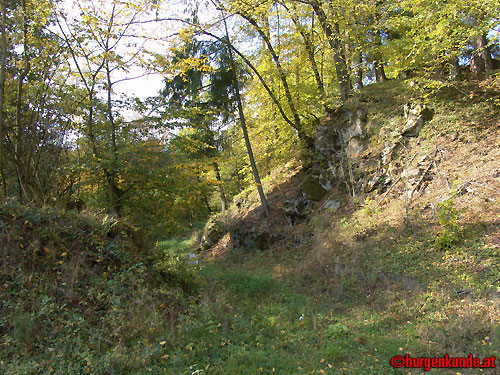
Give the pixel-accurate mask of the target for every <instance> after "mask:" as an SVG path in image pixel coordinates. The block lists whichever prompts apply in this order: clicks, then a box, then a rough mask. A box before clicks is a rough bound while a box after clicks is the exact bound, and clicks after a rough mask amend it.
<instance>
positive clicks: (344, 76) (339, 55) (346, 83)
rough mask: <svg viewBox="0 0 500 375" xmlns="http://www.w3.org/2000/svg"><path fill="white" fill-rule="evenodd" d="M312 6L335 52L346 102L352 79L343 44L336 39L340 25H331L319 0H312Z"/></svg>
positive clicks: (338, 73) (334, 57)
mask: <svg viewBox="0 0 500 375" xmlns="http://www.w3.org/2000/svg"><path fill="white" fill-rule="evenodd" d="M310 4H311V6H312V7H313V9H314V13H316V16H317V17H318V20H319V23H320V24H321V28H322V29H323V31H324V33H325V35H326V38H327V40H328V43H329V44H330V47H331V49H332V51H333V61H334V62H335V70H336V72H337V83H338V85H339V91H340V99H341V100H342V102H345V101H347V99H348V98H349V94H350V93H351V79H350V77H349V72H348V70H347V64H346V59H345V51H344V48H342V45H341V43H340V42H339V41H338V39H337V37H336V35H339V25H338V24H335V25H334V27H332V25H330V23H329V22H328V19H327V17H326V14H325V12H324V10H323V8H322V7H321V4H320V3H319V2H318V0H311V2H310ZM334 29H335V30H334Z"/></svg>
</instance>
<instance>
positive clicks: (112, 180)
mask: <svg viewBox="0 0 500 375" xmlns="http://www.w3.org/2000/svg"><path fill="white" fill-rule="evenodd" d="M105 70H106V79H107V85H106V89H107V111H108V121H109V125H110V127H111V167H110V168H109V170H108V171H107V172H106V174H107V177H108V185H109V203H110V204H111V209H112V210H113V212H114V213H115V214H116V215H117V216H120V214H121V198H122V196H123V191H122V190H121V189H120V188H119V187H118V185H117V183H116V179H117V173H118V172H117V169H118V145H117V143H116V121H115V118H114V115H113V102H112V89H113V84H112V82H111V71H110V69H109V61H108V60H106V63H105Z"/></svg>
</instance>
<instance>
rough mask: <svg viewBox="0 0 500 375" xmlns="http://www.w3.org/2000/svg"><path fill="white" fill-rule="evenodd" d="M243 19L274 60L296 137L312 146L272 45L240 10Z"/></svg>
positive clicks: (254, 23) (265, 35) (250, 18)
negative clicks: (252, 28)
mask: <svg viewBox="0 0 500 375" xmlns="http://www.w3.org/2000/svg"><path fill="white" fill-rule="evenodd" d="M239 14H240V15H241V16H242V17H243V18H244V19H246V20H247V21H248V22H249V23H250V24H251V25H252V26H253V27H254V28H255V30H256V31H257V32H258V33H259V35H260V36H261V38H262V39H263V40H264V42H265V43H266V45H267V49H268V51H269V53H270V54H271V57H272V59H273V61H274V64H275V65H276V69H277V70H278V76H279V78H280V80H281V83H282V85H283V89H284V91H285V98H286V100H287V103H288V107H289V108H290V111H291V112H292V116H293V123H294V129H295V130H297V135H298V137H299V138H300V139H301V140H302V141H305V142H306V145H307V147H308V148H309V147H314V141H313V140H312V139H311V138H310V137H309V136H308V135H307V134H306V133H305V131H304V129H303V128H302V124H301V121H300V116H299V113H298V112H297V109H296V107H295V104H294V102H293V98H292V94H291V92H290V87H289V86H288V80H287V77H286V74H285V71H284V69H283V67H282V66H281V62H280V59H279V57H278V54H277V53H276V51H275V50H274V47H273V45H272V43H271V41H270V39H269V38H268V36H267V34H266V33H265V32H264V30H262V28H261V27H259V25H258V24H257V22H256V21H255V20H254V19H253V18H252V17H251V16H249V15H248V14H246V13H243V12H240V13H239Z"/></svg>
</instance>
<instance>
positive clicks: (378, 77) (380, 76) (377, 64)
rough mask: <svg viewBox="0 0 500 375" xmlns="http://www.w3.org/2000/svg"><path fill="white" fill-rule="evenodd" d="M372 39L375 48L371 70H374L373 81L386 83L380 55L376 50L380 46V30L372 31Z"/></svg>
mask: <svg viewBox="0 0 500 375" xmlns="http://www.w3.org/2000/svg"><path fill="white" fill-rule="evenodd" d="M373 39H374V40H373V42H374V44H375V48H376V49H377V50H376V51H375V53H374V54H373V68H374V70H375V81H377V82H383V81H387V77H386V75H385V70H384V62H383V59H382V54H381V53H380V51H379V50H378V48H379V47H381V46H382V35H381V34H380V30H374V31H373Z"/></svg>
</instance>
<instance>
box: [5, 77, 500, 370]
mask: <svg viewBox="0 0 500 375" xmlns="http://www.w3.org/2000/svg"><path fill="white" fill-rule="evenodd" d="M374 86H375V85H374ZM384 90H385V91H384ZM460 90H462V91H463V90H469V91H467V95H465V94H464V95H459V96H457V95H456V93H455V92H451V93H450V92H443V93H441V94H440V95H437V96H434V97H433V98H431V102H430V105H432V106H433V107H434V109H435V111H436V114H435V116H434V118H433V120H432V121H431V122H429V123H428V124H427V125H426V126H425V127H424V129H423V130H422V132H421V134H420V136H419V137H418V138H416V139H413V140H412V141H411V142H410V143H409V144H408V145H407V149H406V150H405V152H404V154H403V155H402V156H401V164H402V165H404V164H405V163H406V162H407V161H408V159H409V158H410V157H411V156H412V155H413V154H414V153H418V154H419V156H418V158H420V157H421V156H427V157H430V155H439V156H438V157H436V159H435V161H436V163H435V165H432V170H431V175H432V178H431V179H429V180H428V181H426V184H425V186H424V187H423V188H422V189H420V190H419V192H418V194H416V195H414V196H413V197H412V199H411V200H408V199H405V198H404V197H405V191H406V189H405V186H404V184H403V183H397V184H395V185H394V187H393V188H392V189H391V191H389V193H388V194H387V195H382V194H376V193H372V194H369V195H362V194H360V195H358V196H356V197H351V196H349V194H347V193H346V192H345V191H343V190H336V191H334V192H332V194H329V195H328V196H327V197H325V198H324V200H326V199H328V198H332V197H333V198H335V199H336V200H338V201H340V202H341V206H340V208H339V209H338V210H335V211H334V210H330V209H322V208H321V207H322V203H323V201H322V202H319V203H317V204H316V206H315V207H314V208H313V210H312V212H311V214H310V215H309V217H308V218H307V219H305V220H303V221H302V222H300V223H299V224H298V225H295V226H293V227H289V226H288V225H287V222H286V219H285V218H284V216H283V214H282V212H281V210H280V207H281V205H282V204H283V202H284V200H286V199H287V198H293V197H294V196H296V194H297V192H298V185H299V183H300V182H301V181H302V180H303V179H304V176H305V174H306V172H305V171H303V170H302V169H301V167H300V165H299V164H298V163H294V162H291V163H289V164H288V165H286V166H282V167H281V168H279V169H276V171H275V172H274V173H273V174H271V175H270V176H268V177H267V178H266V179H265V180H264V186H265V188H266V190H267V193H268V197H269V201H270V204H271V207H272V211H271V216H270V217H269V218H268V219H267V220H263V219H262V218H261V217H260V216H259V214H258V211H257V206H258V204H257V195H256V193H255V192H254V191H252V190H251V189H249V190H248V191H245V192H243V193H242V194H241V195H240V196H238V197H236V200H235V205H234V206H233V207H232V209H231V211H230V212H229V213H228V216H227V217H226V219H227V220H228V221H230V222H232V223H233V225H234V226H236V227H240V228H253V229H254V230H256V231H259V230H263V229H267V230H271V231H272V233H273V234H274V235H275V238H276V241H274V242H273V244H272V245H271V246H269V247H268V248H265V249H261V250H259V249H257V248H254V247H246V246H239V247H234V246H231V241H230V240H229V239H228V237H227V236H226V237H223V238H222V239H221V241H220V242H219V243H218V244H217V245H216V246H214V247H213V248H212V249H210V250H209V251H207V252H205V253H203V254H197V258H196V260H198V261H199V262H198V263H190V261H193V259H190V258H189V254H190V253H191V252H192V251H193V250H192V249H193V246H195V244H194V242H195V241H194V239H195V237H196V236H193V238H191V239H188V238H182V239H176V238H171V239H167V240H164V241H160V242H158V243H157V244H156V246H155V248H154V250H152V251H150V253H149V254H148V255H143V253H141V250H140V249H137V248H136V247H135V246H134V245H133V244H132V243H131V240H130V238H129V237H130V236H129V234H130V233H129V232H130V229H129V228H127V227H126V226H124V225H122V224H120V223H113V222H109V221H106V220H100V221H99V220H96V219H95V218H92V217H86V216H82V215H77V214H74V213H60V212H57V211H54V210H48V209H47V210H36V209H32V208H24V207H21V206H18V205H15V204H4V205H2V206H1V207H0V223H1V226H0V231H1V237H0V238H1V243H0V245H1V246H2V251H3V252H4V253H3V255H4V256H3V258H2V264H1V267H2V269H1V271H2V272H1V280H0V282H1V285H3V289H2V291H1V294H0V299H1V301H2V307H1V316H0V318H1V320H0V336H1V341H0V372H1V373H4V374H99V375H100V374H231V375H232V374H273V373H276V374H353V375H354V374H406V373H408V374H421V373H431V374H472V373H474V374H475V373H485V374H499V373H500V372H499V369H498V368H497V369H496V370H493V369H434V370H431V371H430V372H425V371H423V370H422V369H399V370H398V369H394V368H393V367H392V366H391V365H390V362H389V361H390V358H391V357H393V356H395V355H403V356H404V355H405V354H409V355H410V356H412V357H420V356H423V357H439V356H443V355H445V354H449V355H450V356H456V357H462V356H468V355H469V354H473V355H474V356H476V357H479V358H484V357H490V356H492V355H494V356H497V357H498V355H499V354H498V351H499V350H500V326H499V322H500V123H499V122H498V118H500V116H499V110H498V107H495V106H494V105H493V104H492V103H491V102H489V101H488V95H489V94H488V93H486V94H485V93H481V89H480V87H479V86H478V85H474V84H471V85H470V87H469V88H466V87H461V88H460ZM381 92H382V93H384V92H385V94H386V95H381ZM395 94H398V95H395ZM469 94H471V95H472V96H470V95H469ZM474 95H475V96H474ZM375 97H376V98H390V100H389V99H377V101H376V102H375V101H374V100H373V98H375ZM394 98H397V100H395V99H394ZM361 99H362V102H363V103H364V105H365V106H367V107H368V110H369V111H370V110H371V111H372V112H373V113H375V115H376V116H375V120H374V122H375V125H376V126H380V127H383V126H388V125H387V124H392V123H396V122H398V121H400V120H401V118H402V105H403V104H404V101H405V100H407V99H408V98H407V97H406V96H405V94H404V92H402V91H401V88H400V87H397V84H396V83H393V82H390V83H387V84H386V85H385V86H377V87H371V88H367V89H366V90H365V92H364V93H362V95H360V96H358V97H356V98H354V99H352V100H353V101H361ZM381 100H382V102H381ZM384 100H386V101H387V102H386V103H385V102H384ZM351 104H352V105H355V104H357V103H351ZM377 116H378V117H377ZM377 119H378V120H377ZM377 121H378V122H377ZM377 124H378V125H377ZM372 147H373V148H372V150H370V151H371V152H373V153H374V154H376V153H377V152H380V151H381V150H380V143H377V142H374V144H373V146H372ZM377 150H378V151H377ZM433 157H434V156H433ZM418 158H417V159H418ZM394 181H397V180H396V179H395V180H394ZM384 194H385V193H384ZM238 202H239V203H238ZM236 203H238V204H236ZM81 249H86V251H85V252H82V251H81ZM497 367H498V364H497Z"/></svg>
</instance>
